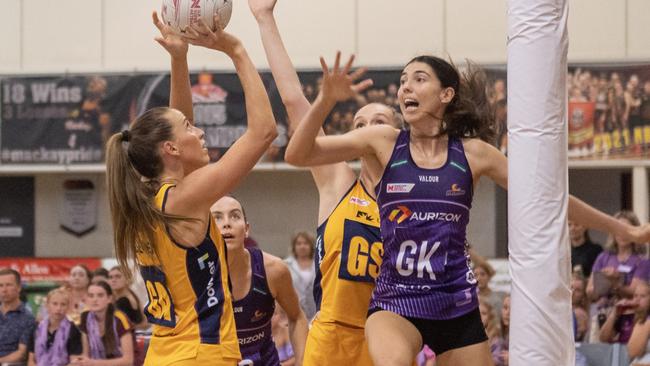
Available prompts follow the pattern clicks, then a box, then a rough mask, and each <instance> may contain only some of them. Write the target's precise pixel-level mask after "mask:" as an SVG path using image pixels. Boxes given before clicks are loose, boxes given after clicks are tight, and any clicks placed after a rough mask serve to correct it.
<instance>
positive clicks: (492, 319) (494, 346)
mask: <svg viewBox="0 0 650 366" xmlns="http://www.w3.org/2000/svg"><path fill="white" fill-rule="evenodd" d="M478 308H479V312H480V313H481V321H482V322H483V327H485V333H486V334H487V336H488V344H489V346H490V353H492V360H493V361H494V365H495V366H503V362H502V357H501V353H502V352H503V341H502V338H501V330H500V329H499V321H498V318H497V316H496V315H495V313H494V308H493V307H492V305H491V304H490V303H489V302H488V301H486V298H484V297H480V296H479V307H478Z"/></svg>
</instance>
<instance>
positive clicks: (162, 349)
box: [137, 184, 241, 366]
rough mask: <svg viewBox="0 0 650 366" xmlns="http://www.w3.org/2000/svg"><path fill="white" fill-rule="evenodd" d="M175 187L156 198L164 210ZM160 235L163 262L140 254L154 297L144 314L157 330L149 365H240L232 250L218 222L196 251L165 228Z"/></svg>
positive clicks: (167, 187)
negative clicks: (230, 270)
mask: <svg viewBox="0 0 650 366" xmlns="http://www.w3.org/2000/svg"><path fill="white" fill-rule="evenodd" d="M173 187H174V186H173V185H171V184H164V185H163V186H162V187H161V188H160V190H159V192H158V194H157V195H156V197H155V203H156V206H157V207H158V208H160V209H161V210H162V211H164V208H165V201H166V198H167V193H168V192H169V190H170V189H171V188H173ZM155 235H156V236H155V237H156V242H155V245H156V249H157V251H158V257H159V261H157V260H156V259H155V258H153V257H152V256H150V255H147V254H145V253H138V254H137V261H138V263H139V265H140V271H141V274H142V278H143V279H144V282H145V286H146V289H147V293H148V297H149V301H148V303H147V305H146V306H145V308H144V312H145V315H146V316H147V319H148V320H149V322H150V323H152V324H153V325H154V326H153V334H152V338H151V341H150V344H149V349H148V351H147V357H146V359H145V365H156V366H164V365H170V364H179V363H182V364H192V363H193V360H194V361H195V362H198V360H200V359H210V360H214V362H215V364H218V365H221V364H236V362H235V361H236V360H239V359H240V358H241V356H240V353H239V342H238V340H237V333H236V330H235V319H234V313H233V307H232V295H231V293H230V289H229V281H228V270H227V268H228V264H227V261H226V246H225V243H224V241H223V238H222V237H221V234H220V233H219V232H218V230H217V228H216V225H215V223H214V221H213V219H212V217H210V218H209V223H208V230H207V232H206V235H205V238H204V239H203V242H201V244H199V245H198V246H196V247H194V248H187V247H183V246H181V245H179V244H177V243H176V242H174V240H173V239H172V237H171V235H170V234H169V232H168V231H167V228H165V227H164V226H162V227H159V228H157V230H156V233H155Z"/></svg>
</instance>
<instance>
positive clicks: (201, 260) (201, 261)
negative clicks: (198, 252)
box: [196, 253, 210, 270]
mask: <svg viewBox="0 0 650 366" xmlns="http://www.w3.org/2000/svg"><path fill="white" fill-rule="evenodd" d="M209 257H210V254H209V253H205V254H203V255H202V256H200V257H199V259H197V260H196V261H197V262H198V263H199V268H200V269H201V270H204V269H205V261H207V260H208V258H209Z"/></svg>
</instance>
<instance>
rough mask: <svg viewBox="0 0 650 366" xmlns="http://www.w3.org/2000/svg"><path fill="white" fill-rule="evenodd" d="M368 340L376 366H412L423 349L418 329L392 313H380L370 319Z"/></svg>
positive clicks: (368, 321) (367, 323)
mask: <svg viewBox="0 0 650 366" xmlns="http://www.w3.org/2000/svg"><path fill="white" fill-rule="evenodd" d="M366 340H367V341H368V349H369V351H370V356H371V357H372V361H373V362H374V364H375V366H412V365H413V360H415V356H417V354H418V352H420V349H422V336H421V335H420V332H419V331H418V330H417V328H415V326H414V325H413V324H411V322H409V321H408V320H406V319H404V318H403V317H401V316H399V315H397V314H395V313H392V312H390V311H378V312H376V313H374V314H372V315H371V316H370V317H369V318H368V320H367V321H366Z"/></svg>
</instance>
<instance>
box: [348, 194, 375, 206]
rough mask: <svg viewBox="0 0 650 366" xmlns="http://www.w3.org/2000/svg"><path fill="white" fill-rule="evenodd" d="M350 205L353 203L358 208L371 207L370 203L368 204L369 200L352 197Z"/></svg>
mask: <svg viewBox="0 0 650 366" xmlns="http://www.w3.org/2000/svg"><path fill="white" fill-rule="evenodd" d="M350 203H353V204H355V205H357V206H361V207H366V206H370V202H368V201H367V200H364V199H362V198H359V197H354V196H352V197H350Z"/></svg>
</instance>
